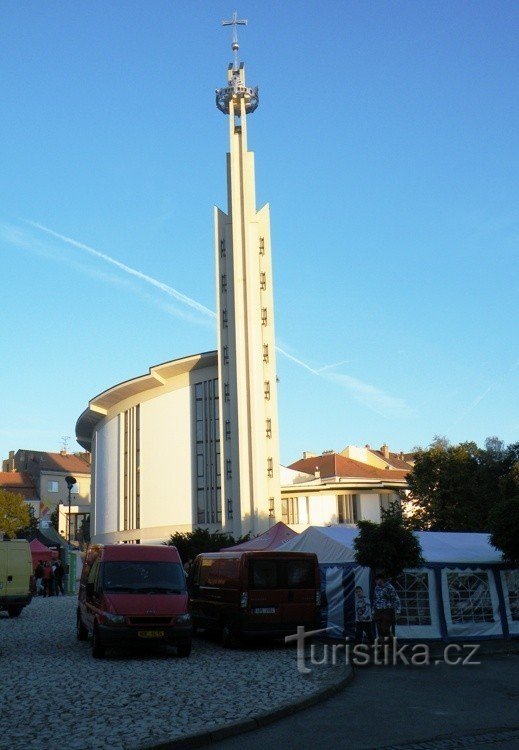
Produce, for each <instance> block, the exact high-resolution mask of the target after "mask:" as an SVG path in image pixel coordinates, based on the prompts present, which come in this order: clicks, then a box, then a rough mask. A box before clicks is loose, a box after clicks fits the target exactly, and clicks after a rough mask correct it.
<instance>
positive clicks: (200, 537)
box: [164, 527, 250, 562]
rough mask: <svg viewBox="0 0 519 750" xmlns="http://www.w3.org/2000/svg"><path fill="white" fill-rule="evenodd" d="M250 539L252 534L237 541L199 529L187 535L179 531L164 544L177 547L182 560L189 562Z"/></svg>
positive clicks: (227, 536) (226, 535)
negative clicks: (201, 555)
mask: <svg viewBox="0 0 519 750" xmlns="http://www.w3.org/2000/svg"><path fill="white" fill-rule="evenodd" d="M249 539H250V534H247V535H246V536H244V537H241V538H240V539H238V540H235V539H234V537H232V536H231V535H230V534H225V533H224V532H222V531H213V532H211V531H209V529H202V528H200V527H197V528H196V529H193V531H188V532H185V533H182V532H179V531H177V532H176V533H175V534H172V535H171V536H170V538H169V539H168V541H167V542H164V544H168V545H172V546H174V547H176V548H177V550H178V553H179V555H180V558H181V560H182V561H183V562H187V560H194V558H195V557H196V556H197V555H199V554H201V553H202V552H219V551H220V550H221V549H222V548H224V547H232V546H233V545H235V544H241V542H246V541H248V540H249Z"/></svg>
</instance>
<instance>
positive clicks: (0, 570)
mask: <svg viewBox="0 0 519 750" xmlns="http://www.w3.org/2000/svg"><path fill="white" fill-rule="evenodd" d="M7 544H8V542H0V598H1V597H3V596H6V593H7Z"/></svg>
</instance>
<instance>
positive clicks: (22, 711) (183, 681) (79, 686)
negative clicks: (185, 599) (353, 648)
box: [0, 597, 337, 750]
mask: <svg viewBox="0 0 519 750" xmlns="http://www.w3.org/2000/svg"><path fill="white" fill-rule="evenodd" d="M75 611H76V598H75V597H59V598H56V597H52V598H49V599H43V598H38V599H34V600H33V601H32V602H31V604H30V605H29V606H28V607H26V608H25V609H24V610H23V612H22V614H21V615H20V617H19V618H16V619H9V618H8V617H7V616H5V613H2V614H1V615H0V674H1V679H0V707H1V708H0V711H1V730H0V748H9V749H10V750H18V749H19V750H21V749H22V748H23V750H42V749H43V748H47V747H48V748H57V749H59V750H76V749H78V750H79V749H81V750H88V748H96V750H103V749H108V748H110V750H118V749H121V748H125V749H126V748H138V747H140V746H143V745H144V746H145V745H151V744H154V743H158V742H160V741H163V740H166V739H174V738H180V737H185V736H187V735H189V734H194V733H197V732H203V731H208V730H214V729H217V728H219V727H221V726H224V725H225V724H229V723H231V722H236V721H239V720H241V719H247V718H251V717H253V716H254V715H256V714H259V713H262V712H265V711H268V710H273V709H275V708H277V707H278V706H280V705H281V704H283V703H287V702H288V701H293V700H297V699H298V698H306V697H309V696H311V695H312V694H313V693H315V692H316V691H317V690H318V689H319V688H320V687H322V686H323V684H325V683H327V682H328V681H329V679H330V677H331V676H332V675H331V671H330V669H329V668H328V669H325V668H324V667H323V668H320V669H314V670H313V671H312V674H311V675H309V676H305V677H302V676H301V675H300V674H299V673H298V671H297V669H296V655H295V650H293V649H289V648H285V647H283V646H282V645H274V646H272V645H270V646H261V647H256V648H251V649H239V650H226V649H224V648H222V647H221V646H220V645H219V644H218V643H216V642H212V641H209V640H206V639H201V638H196V639H195V640H194V646H193V652H192V654H191V656H190V657H189V658H187V659H180V658H177V657H176V656H174V655H173V654H174V650H173V649H171V650H170V651H169V653H168V651H167V650H166V649H162V650H154V651H153V652H143V651H140V650H139V651H137V652H135V651H133V652H132V651H126V652H123V651H119V652H118V651H113V652H108V655H109V658H108V659H103V660H96V659H93V658H92V656H91V653H90V643H84V642H79V641H77V640H76V634H75ZM334 671H335V674H334V675H333V677H336V672H337V670H334Z"/></svg>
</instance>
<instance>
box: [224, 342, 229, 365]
mask: <svg viewBox="0 0 519 750" xmlns="http://www.w3.org/2000/svg"><path fill="white" fill-rule="evenodd" d="M223 363H224V365H228V364H229V347H228V346H224V348H223Z"/></svg>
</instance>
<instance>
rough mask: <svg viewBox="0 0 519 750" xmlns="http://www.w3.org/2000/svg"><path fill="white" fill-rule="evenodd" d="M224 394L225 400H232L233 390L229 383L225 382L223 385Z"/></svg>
mask: <svg viewBox="0 0 519 750" xmlns="http://www.w3.org/2000/svg"><path fill="white" fill-rule="evenodd" d="M223 394H224V400H225V401H230V400H231V392H230V389H229V383H225V384H224V386H223Z"/></svg>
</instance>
